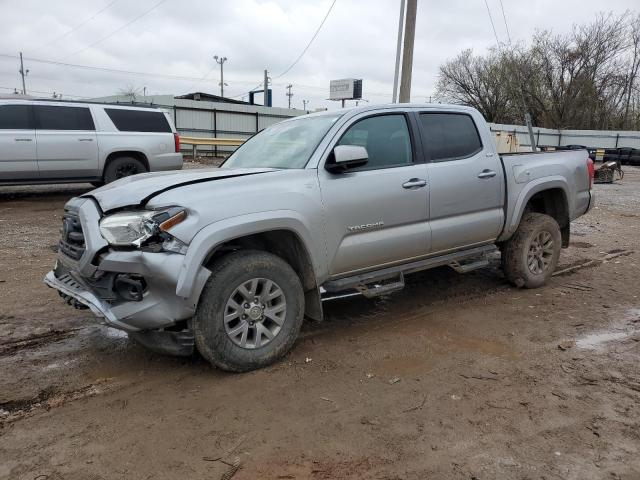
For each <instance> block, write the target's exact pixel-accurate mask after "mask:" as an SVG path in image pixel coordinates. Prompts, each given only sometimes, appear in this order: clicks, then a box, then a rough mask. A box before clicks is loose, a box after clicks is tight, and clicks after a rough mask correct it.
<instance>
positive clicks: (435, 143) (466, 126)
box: [420, 113, 482, 162]
mask: <svg viewBox="0 0 640 480" xmlns="http://www.w3.org/2000/svg"><path fill="white" fill-rule="evenodd" d="M420 120H421V121H422V129H423V135H424V139H425V140H426V145H425V146H426V147H427V149H428V150H429V151H430V153H431V160H433V161H441V162H442V161H445V160H454V159H457V158H466V157H470V156H471V155H474V154H476V153H478V152H479V151H480V150H482V142H481V141H480V135H479V134H478V129H477V128H476V125H475V123H473V119H472V118H471V117H470V116H469V115H465V114H460V113H421V114H420Z"/></svg>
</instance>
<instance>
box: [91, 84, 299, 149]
mask: <svg viewBox="0 0 640 480" xmlns="http://www.w3.org/2000/svg"><path fill="white" fill-rule="evenodd" d="M91 101H94V102H104V103H107V102H108V103H123V104H129V105H131V104H133V105H153V106H156V107H158V108H164V109H166V110H168V111H170V112H171V114H172V116H173V121H174V123H175V125H176V128H177V129H178V132H179V133H180V135H183V136H187V137H203V138H241V139H246V138H249V137H250V136H251V135H253V134H255V133H256V132H259V131H260V130H262V129H263V128H266V127H268V126H270V125H273V124H274V123H277V122H280V121H282V120H284V119H286V118H291V117H295V116H298V115H303V114H305V113H306V112H305V111H303V110H297V109H293V108H291V109H289V108H278V107H265V106H262V105H251V104H249V103H247V102H242V101H239V100H233V99H230V98H222V97H219V96H218V95H211V94H208V93H203V92H194V93H189V94H186V95H180V96H173V95H152V96H145V97H140V96H136V97H135V98H133V99H132V98H131V97H130V96H127V95H115V96H109V97H99V98H94V99H91ZM183 148H184V151H185V153H186V152H187V151H190V149H191V147H190V146H188V145H184V147H183ZM235 148H236V147H212V146H199V147H198V152H200V153H205V152H206V153H210V154H214V155H218V154H222V155H226V154H228V153H230V152H232V151H233V150H234V149H235Z"/></svg>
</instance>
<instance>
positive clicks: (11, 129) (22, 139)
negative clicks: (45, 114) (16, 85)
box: [0, 103, 38, 181]
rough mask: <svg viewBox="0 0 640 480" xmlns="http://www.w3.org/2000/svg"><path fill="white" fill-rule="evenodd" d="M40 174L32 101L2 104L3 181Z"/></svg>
mask: <svg viewBox="0 0 640 480" xmlns="http://www.w3.org/2000/svg"><path fill="white" fill-rule="evenodd" d="M37 178H38V162H37V158H36V132H35V130H34V125H33V115H32V111H31V105H26V104H25V105H20V104H14V103H11V104H5V105H0V181H3V180H5V181H12V180H33V179H37Z"/></svg>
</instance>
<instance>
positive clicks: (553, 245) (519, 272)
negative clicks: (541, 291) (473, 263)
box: [502, 213, 562, 288]
mask: <svg viewBox="0 0 640 480" xmlns="http://www.w3.org/2000/svg"><path fill="white" fill-rule="evenodd" d="M561 245H562V236H561V234H560V227H559V226H558V222H556V221H555V220H554V219H553V218H552V217H550V216H549V215H545V214H542V213H527V214H525V215H523V217H522V220H520V225H518V229H517V230H516V232H515V233H514V234H513V237H511V238H510V239H509V240H508V241H507V242H506V243H505V245H504V248H503V249H502V268H503V270H504V273H505V275H506V277H507V279H508V280H509V281H510V282H511V283H512V284H514V285H515V286H516V287H525V288H537V287H540V286H542V285H544V283H545V282H546V281H547V280H548V279H549V277H551V274H552V273H553V271H554V270H555V269H556V265H557V264H558V259H559V258H560V248H561Z"/></svg>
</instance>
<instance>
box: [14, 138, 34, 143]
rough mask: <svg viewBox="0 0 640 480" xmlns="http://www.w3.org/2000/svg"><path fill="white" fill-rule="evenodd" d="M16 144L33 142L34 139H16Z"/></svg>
mask: <svg viewBox="0 0 640 480" xmlns="http://www.w3.org/2000/svg"><path fill="white" fill-rule="evenodd" d="M14 140H15V141H16V142H32V141H33V138H14Z"/></svg>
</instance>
